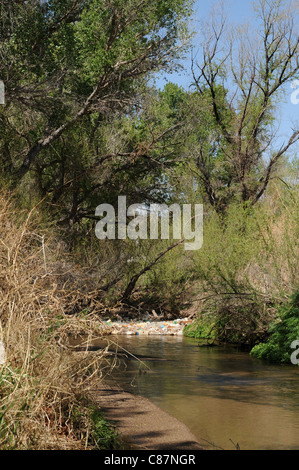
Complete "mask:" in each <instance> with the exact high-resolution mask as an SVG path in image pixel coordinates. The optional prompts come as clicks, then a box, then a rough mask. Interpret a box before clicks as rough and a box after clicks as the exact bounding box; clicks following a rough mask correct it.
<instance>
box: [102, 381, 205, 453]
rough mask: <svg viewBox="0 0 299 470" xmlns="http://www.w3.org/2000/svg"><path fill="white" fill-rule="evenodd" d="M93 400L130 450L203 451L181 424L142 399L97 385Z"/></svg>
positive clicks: (106, 386) (112, 388)
mask: <svg viewBox="0 0 299 470" xmlns="http://www.w3.org/2000/svg"><path fill="white" fill-rule="evenodd" d="M94 399H95V400H96V402H97V405H98V406H99V408H100V409H101V411H102V412H103V414H104V416H105V418H106V419H107V420H108V421H110V422H111V423H112V424H114V425H115V426H116V428H117V430H118V431H119V433H120V434H121V436H122V437H123V438H124V440H125V442H127V443H128V447H130V448H131V449H137V450H203V446H201V445H200V443H199V442H198V441H197V439H196V437H195V436H194V435H193V434H192V433H191V432H190V431H189V429H188V428H187V427H186V426H185V425H184V424H183V423H181V422H180V421H178V420H177V419H176V418H174V417H172V416H170V415H169V414H168V413H166V412H165V411H163V410H161V409H160V408H159V407H157V406H156V405H154V404H153V403H152V402H151V401H150V400H148V399H146V398H143V397H140V396H136V395H133V394H131V393H127V392H124V391H123V390H121V389H120V388H118V387H111V386H108V385H103V384H101V385H100V386H99V388H98V389H97V391H96V392H95V394H94Z"/></svg>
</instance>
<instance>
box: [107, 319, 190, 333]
mask: <svg viewBox="0 0 299 470" xmlns="http://www.w3.org/2000/svg"><path fill="white" fill-rule="evenodd" d="M191 322H192V320H191V319H189V318H179V319H176V320H172V321H170V320H167V321H139V322H132V321H116V322H114V321H111V320H107V321H106V322H105V330H106V333H107V334H111V335H171V336H180V335H182V334H183V330H184V328H185V326H186V325H189V324H190V323H191Z"/></svg>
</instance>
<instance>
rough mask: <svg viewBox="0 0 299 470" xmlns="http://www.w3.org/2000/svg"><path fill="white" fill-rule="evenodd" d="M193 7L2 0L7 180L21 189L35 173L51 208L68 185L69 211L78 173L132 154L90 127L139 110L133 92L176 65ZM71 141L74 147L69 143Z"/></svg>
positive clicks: (171, 0)
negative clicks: (104, 142)
mask: <svg viewBox="0 0 299 470" xmlns="http://www.w3.org/2000/svg"><path fill="white" fill-rule="evenodd" d="M191 3H192V2H191V1H190V0H168V1H165V2H160V1H159V0H155V1H153V2H147V1H145V0H129V1H126V2H125V1H123V0H109V1H107V0H105V1H103V0H86V1H80V0H52V1H49V2H43V1H39V0H35V1H33V2H24V1H21V0H20V1H16V2H13V4H11V3H10V2H8V1H7V0H2V2H1V29H0V37H1V39H2V41H1V46H0V57H1V65H0V76H1V78H2V79H3V80H4V82H5V85H6V105H5V107H3V109H1V114H0V127H1V140H0V145H1V150H2V152H1V159H2V168H3V171H4V174H5V176H6V177H9V180H10V183H11V184H13V185H14V186H16V185H19V184H20V181H22V180H23V179H24V177H25V176H26V175H28V174H30V175H31V176H32V174H35V175H36V176H37V180H38V187H39V189H40V190H41V191H42V192H46V191H51V193H52V194H53V195H54V196H53V202H54V203H55V204H56V203H57V201H58V199H59V197H60V196H61V194H62V189H61V188H62V186H64V185H66V186H67V187H68V188H69V187H70V185H71V184H72V187H73V189H74V191H73V196H74V197H73V202H72V207H71V209H70V210H71V211H73V212H75V211H76V205H77V202H76V200H77V199H78V197H80V195H78V187H79V186H80V185H78V184H77V183H78V180H79V179H80V174H81V173H84V174H85V175H86V174H87V173H88V172H89V173H91V172H95V171H96V170H97V169H98V168H100V167H101V166H102V164H103V163H104V162H106V161H108V160H112V159H114V158H116V157H118V156H119V157H121V158H123V160H127V158H128V157H129V156H131V153H132V152H121V151H116V152H107V153H104V152H101V151H99V149H100V146H101V143H100V142H99V134H98V133H97V131H98V129H99V127H100V126H101V123H103V122H106V123H107V121H108V122H109V121H111V118H112V116H114V115H115V114H116V113H130V112H131V110H132V109H134V107H136V104H138V101H137V100H138V94H139V93H138V89H139V87H140V86H141V83H142V81H144V80H145V78H148V76H149V74H150V73H154V72H156V71H159V70H162V69H164V70H165V69H167V68H169V67H170V66H172V65H173V64H174V62H175V60H176V59H177V57H178V55H179V54H180V52H181V49H182V48H183V46H181V45H179V43H178V41H179V37H182V34H181V33H182V32H183V30H184V21H185V18H186V15H188V14H189V13H190V8H191ZM74 139H75V140H77V142H78V141H80V142H81V145H77V146H76V147H75V146H74V145H73V142H74ZM97 139H98V141H97V142H96V140H97ZM88 142H89V143H91V144H94V145H95V147H96V152H95V153H94V154H92V155H91V153H92V152H88V151H87V150H86V147H84V146H83V145H82V143H86V144H88ZM83 147H84V148H83ZM135 151H136V153H137V151H138V148H136V149H135ZM75 153H76V154H75ZM86 153H88V155H86ZM70 168H72V169H73V171H72V172H70ZM70 173H72V174H70ZM70 180H72V181H73V182H72V183H69V181H70ZM75 181H76V182H77V183H75Z"/></svg>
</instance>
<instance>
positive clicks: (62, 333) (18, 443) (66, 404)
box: [0, 197, 111, 449]
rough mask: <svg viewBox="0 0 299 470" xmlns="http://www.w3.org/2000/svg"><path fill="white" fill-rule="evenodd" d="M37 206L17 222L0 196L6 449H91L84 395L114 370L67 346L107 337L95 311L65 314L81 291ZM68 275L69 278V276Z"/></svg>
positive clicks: (0, 440) (0, 401)
mask: <svg viewBox="0 0 299 470" xmlns="http://www.w3.org/2000/svg"><path fill="white" fill-rule="evenodd" d="M38 218H39V216H38V208H35V209H33V210H32V211H31V212H30V213H29V214H28V215H26V217H25V218H24V217H23V221H20V217H18V219H19V220H17V217H16V211H15V207H14V204H13V203H12V202H11V201H9V198H7V197H1V199H0V320H1V321H0V340H2V341H3V342H4V344H5V348H6V355H7V358H6V362H5V364H4V365H3V366H1V365H0V448H1V449H72V448H74V449H82V448H83V449H84V448H87V447H90V446H91V447H92V446H93V445H94V441H93V439H92V424H93V423H92V419H91V417H90V404H89V403H88V401H87V399H86V397H87V395H88V391H89V387H90V385H91V384H92V381H93V380H94V379H95V378H97V379H98V378H99V377H102V376H103V374H104V373H105V371H106V370H107V368H110V367H111V366H110V363H109V364H108V363H107V362H106V360H105V358H104V355H103V354H102V352H93V353H88V352H87V351H86V352H82V353H77V352H76V353H75V352H71V351H69V350H68V349H67V348H64V347H62V346H63V345H65V344H66V343H67V341H68V339H69V337H70V335H72V336H76V334H78V335H79V334H81V333H82V332H84V334H87V337H88V339H89V340H93V339H94V338H95V337H99V336H101V335H102V327H101V323H100V321H99V319H98V316H96V314H95V313H94V312H93V313H87V312H85V313H83V314H81V315H76V316H74V315H66V314H65V309H66V307H69V306H70V304H71V303H72V302H73V303H74V304H75V303H76V302H77V297H76V296H77V295H78V291H77V290H76V288H74V289H73V290H72V291H70V289H69V287H70V286H69V285H68V284H67V283H66V282H64V281H62V279H64V278H65V276H63V275H62V272H61V269H60V271H59V272H58V270H57V271H56V270H55V269H56V268H57V263H58V260H59V259H60V258H59V257H60V256H61V253H59V252H58V251H59V250H58V245H57V243H56V242H55V239H53V238H52V239H51V238H49V237H48V235H47V233H40V232H39V231H38V228H37V227H38V220H37V219H38ZM66 277H67V276H66Z"/></svg>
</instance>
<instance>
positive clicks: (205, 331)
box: [184, 314, 217, 343]
mask: <svg viewBox="0 0 299 470" xmlns="http://www.w3.org/2000/svg"><path fill="white" fill-rule="evenodd" d="M215 327H216V323H215V318H214V317H213V316H211V315H204V314H200V315H199V316H198V318H197V319H196V320H195V321H194V322H193V323H191V324H190V325H187V326H186V327H185V328H184V335H185V336H187V337H188V338H195V339H201V340H207V341H208V342H209V343H213V342H214V341H217V331H216V328H215Z"/></svg>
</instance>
